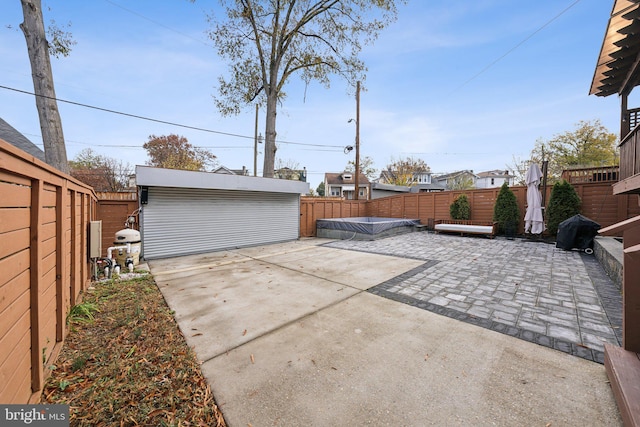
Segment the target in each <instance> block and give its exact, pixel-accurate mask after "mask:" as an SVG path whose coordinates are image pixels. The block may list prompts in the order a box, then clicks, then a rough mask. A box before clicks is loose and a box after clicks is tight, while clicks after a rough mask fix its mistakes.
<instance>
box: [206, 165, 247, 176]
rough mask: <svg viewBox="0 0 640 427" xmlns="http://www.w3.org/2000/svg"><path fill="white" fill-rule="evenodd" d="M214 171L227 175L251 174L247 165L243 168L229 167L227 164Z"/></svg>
mask: <svg viewBox="0 0 640 427" xmlns="http://www.w3.org/2000/svg"><path fill="white" fill-rule="evenodd" d="M212 172H213V173H221V174H225V175H240V176H249V169H247V167H246V166H243V167H242V169H229V168H228V167H225V166H219V167H217V168H216V169H214V170H213V171H212Z"/></svg>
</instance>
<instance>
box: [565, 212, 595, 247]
mask: <svg viewBox="0 0 640 427" xmlns="http://www.w3.org/2000/svg"><path fill="white" fill-rule="evenodd" d="M599 229H600V224H598V223H597V222H595V221H592V220H590V219H589V218H587V217H585V216H582V215H574V216H572V217H571V218H569V219H565V220H564V221H562V222H561V223H560V224H559V225H558V235H557V237H556V248H560V249H565V250H567V251H570V250H571V249H574V248H575V249H580V250H585V249H589V248H593V238H594V237H596V235H597V234H598V230H599Z"/></svg>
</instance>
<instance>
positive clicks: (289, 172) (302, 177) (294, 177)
mask: <svg viewBox="0 0 640 427" xmlns="http://www.w3.org/2000/svg"><path fill="white" fill-rule="evenodd" d="M273 177H274V178H277V179H288V180H290V181H302V182H307V168H302V170H300V169H291V168H288V167H284V168H280V169H276V170H275V171H273Z"/></svg>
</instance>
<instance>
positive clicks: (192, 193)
mask: <svg viewBox="0 0 640 427" xmlns="http://www.w3.org/2000/svg"><path fill="white" fill-rule="evenodd" d="M148 191H149V192H148V203H147V204H145V205H143V206H142V215H141V220H142V224H141V225H142V251H143V254H142V255H143V256H144V258H145V259H156V258H167V257H174V256H180V255H189V254H195V253H203V252H211V251H216V250H223V249H231V248H238V247H246V246H256V245H261V244H269V243H277V242H284V241H289V240H295V239H297V238H298V237H299V228H300V199H299V195H297V194H291V193H272V192H257V191H256V192H254V191H234V190H211V189H192V188H165V187H149V190H148Z"/></svg>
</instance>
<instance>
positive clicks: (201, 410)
mask: <svg viewBox="0 0 640 427" xmlns="http://www.w3.org/2000/svg"><path fill="white" fill-rule="evenodd" d="M79 306H80V308H84V310H82V309H81V310H74V311H72V313H80V314H77V315H74V316H69V324H68V327H69V328H70V332H69V335H68V337H67V339H66V341H65V343H64V346H63V349H62V351H61V352H60V355H59V357H58V360H57V361H56V363H55V365H53V366H49V367H47V368H46V369H51V370H52V372H51V376H50V377H49V379H48V380H47V383H46V385H45V389H44V391H43V395H42V402H43V403H61V404H68V405H70V418H71V425H78V426H85V425H86V426H88V425H91V426H100V425H105V426H106V425H153V426H163V425H167V426H169V425H171V426H174V425H175V426H196V425H197V426H201V425H205V426H224V425H225V422H224V419H223V418H222V414H221V413H220V411H219V410H218V407H217V406H216V403H215V401H214V399H213V396H212V394H211V390H210V388H209V386H208V384H207V382H206V380H205V379H204V376H203V375H202V372H201V370H200V364H199V363H198V361H197V359H196V357H195V354H194V352H193V350H192V349H191V348H189V347H188V346H187V344H186V342H185V339H184V337H183V336H182V334H181V333H180V330H179V329H178V326H177V324H176V322H175V320H174V318H173V313H172V312H171V311H170V310H169V308H168V307H167V305H166V302H165V301H164V299H163V297H162V294H161V293H160V291H159V289H158V287H157V286H156V284H155V282H154V280H153V278H152V277H151V276H150V275H146V276H143V277H141V278H137V279H132V280H128V281H116V280H112V281H106V282H99V283H96V284H95V288H93V289H91V290H89V291H88V292H87V293H86V294H85V295H84V297H83V301H82V303H81V304H80V305H79ZM89 311H91V312H92V316H83V313H84V314H86V313H87V312H89ZM90 317H93V319H91V318H90Z"/></svg>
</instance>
